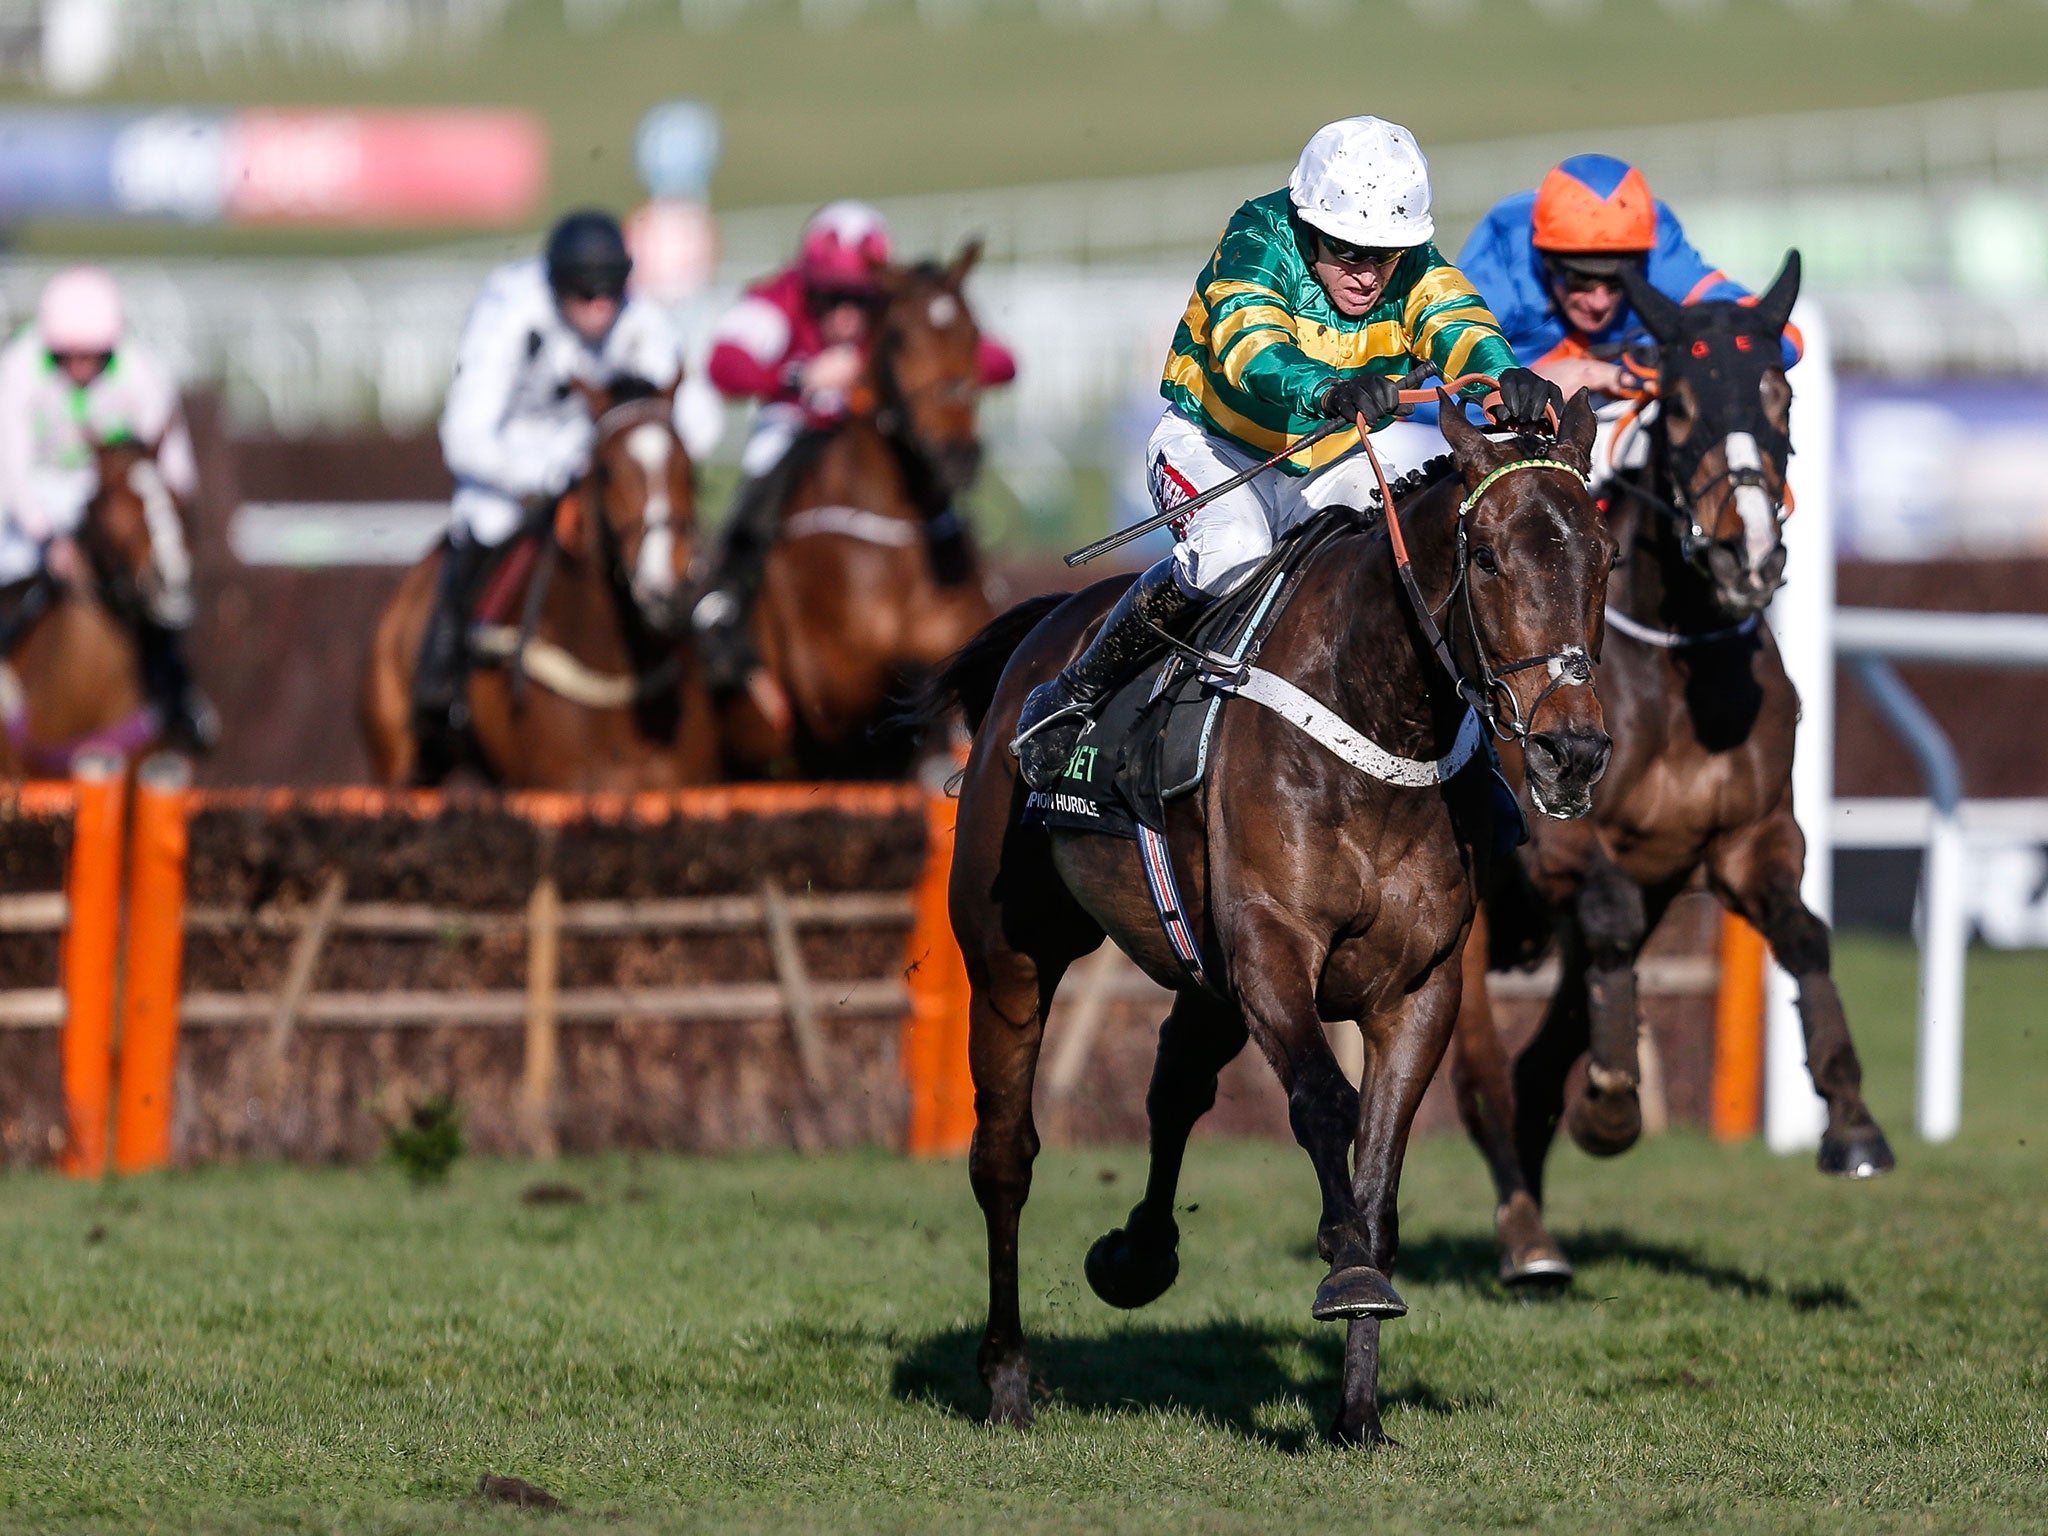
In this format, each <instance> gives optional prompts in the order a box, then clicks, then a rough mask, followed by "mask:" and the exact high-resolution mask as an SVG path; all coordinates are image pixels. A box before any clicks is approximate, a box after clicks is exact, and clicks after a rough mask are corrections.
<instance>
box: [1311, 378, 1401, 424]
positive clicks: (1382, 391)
mask: <svg viewBox="0 0 2048 1536" xmlns="http://www.w3.org/2000/svg"><path fill="white" fill-rule="evenodd" d="M1400 404H1401V386H1400V385H1399V384H1397V383H1395V382H1394V381H1393V380H1392V379H1389V378H1385V377H1383V376H1382V375H1380V374H1377V373H1361V374H1358V375H1356V376H1354V377H1352V378H1348V379H1339V380H1338V381H1337V382H1336V383H1334V384H1332V385H1331V386H1330V387H1329V388H1328V389H1326V390H1324V391H1323V398H1322V412H1323V414H1324V415H1325V416H1328V417H1330V418H1331V419H1332V420H1335V421H1349V420H1351V419H1352V418H1353V417H1354V416H1363V417H1364V418H1365V419H1366V420H1367V421H1378V420H1379V419H1380V418H1381V417H1382V416H1391V415H1393V414H1394V411H1395V409H1396V408H1397V407H1398V406H1399V405H1400Z"/></svg>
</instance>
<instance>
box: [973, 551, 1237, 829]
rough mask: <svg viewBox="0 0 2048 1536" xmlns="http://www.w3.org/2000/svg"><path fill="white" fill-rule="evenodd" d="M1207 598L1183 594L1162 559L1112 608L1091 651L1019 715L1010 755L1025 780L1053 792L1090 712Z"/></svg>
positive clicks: (1040, 689)
mask: <svg viewBox="0 0 2048 1536" xmlns="http://www.w3.org/2000/svg"><path fill="white" fill-rule="evenodd" d="M1205 602H1206V599H1202V598H1194V597H1190V596H1188V594H1187V593H1185V592H1183V591H1182V590H1181V587H1180V583H1178V582H1177V581H1175V580H1174V577H1173V561H1171V560H1162V561H1160V562H1159V563H1158V564H1157V565H1155V566H1153V567H1151V569H1149V570H1147V571H1146V572H1144V574H1142V575H1141V576H1139V577H1138V579H1137V580H1136V581H1134V582H1132V583H1131V585H1130V587H1129V588H1128V589H1127V590H1126V591H1125V592H1124V595H1123V596H1122V597H1120V598H1118V599H1117V604H1116V606H1115V607H1114V608H1112V609H1110V611H1109V617H1108V618H1106V619H1104V620H1103V621H1102V628H1100V629H1099V630H1097V631H1096V632H1095V638H1094V639H1093V640H1092V641H1090V642H1089V645H1088V649H1087V650H1085V651H1083V652H1082V653H1081V654H1080V655H1079V656H1076V657H1075V658H1074V659H1073V661H1072V662H1071V663H1069V664H1068V666H1067V668H1066V670H1065V671H1063V672H1061V673H1060V675H1059V676H1058V677H1055V678H1054V679H1053V680H1052V681H1051V682H1048V683H1040V684H1039V685H1038V686H1037V687H1036V688H1034V689H1032V690H1031V696H1030V697H1029V698H1027V699H1026V700H1025V701H1024V708H1023V710H1022V711H1021V712H1020V713H1019V714H1018V716H1017V739H1016V740H1015V741H1012V742H1011V743H1010V753H1011V755H1012V756H1013V757H1015V758H1016V759H1017V763H1018V768H1019V771H1020V772H1021V773H1022V774H1023V776H1024V782H1025V783H1026V784H1029V785H1030V786H1031V787H1032V788H1033V789H1047V788H1050V787H1051V786H1052V785H1053V784H1054V783H1055V782H1056V781H1057V780H1058V779H1059V777H1060V775H1061V773H1062V772H1063V771H1064V770H1065V769H1066V766H1067V760H1068V759H1069V758H1071V757H1072V756H1073V755H1074V748H1075V746H1076V745H1077V744H1078V743H1079V741H1080V739H1081V730H1082V727H1083V726H1085V725H1086V724H1087V722H1088V715H1089V712H1090V711H1092V710H1093V709H1094V708H1095V706H1096V705H1098V704H1100V703H1101V702H1102V701H1103V699H1105V698H1106V697H1108V695H1109V693H1110V691H1111V690H1112V689H1114V688H1115V687H1116V686H1117V685H1118V684H1119V683H1122V682H1123V681H1124V680H1125V679H1126V678H1128V677H1130V675H1131V674H1132V673H1133V672H1135V671H1137V669H1138V668H1139V667H1140V666H1141V665H1143V664H1144V663H1145V662H1146V661H1148V660H1150V659H1151V658H1152V657H1153V656H1156V655H1158V654H1159V652H1160V651H1161V650H1162V649H1163V648H1164V642H1163V641H1162V640H1161V638H1160V635H1159V631H1160V630H1162V629H1170V628H1171V626H1172V625H1173V624H1174V623H1175V622H1176V621H1178V620H1179V619H1181V618H1182V616H1183V615H1185V614H1186V613H1187V612H1188V610H1189V609H1192V608H1199V607H1201V606H1203V604H1204V603H1205Z"/></svg>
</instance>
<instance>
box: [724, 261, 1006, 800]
mask: <svg viewBox="0 0 2048 1536" xmlns="http://www.w3.org/2000/svg"><path fill="white" fill-rule="evenodd" d="M980 253H981V247H980V246H979V245H978V244H975V243H970V244H969V245H967V246H966V247H965V248H964V249H963V250H962V251H961V252H960V254H959V255H958V256H956V257H955V258H954V259H953V260H952V262H951V263H950V264H948V265H946V266H943V267H942V266H939V265H938V264H936V263H931V262H924V263H919V264H918V265H916V266H912V267H905V268H900V269H897V270H894V271H892V272H890V273H889V274H887V275H886V276H885V278H884V280H883V281H884V286H885V299H884V301H883V307H882V309H881V312H880V314H879V315H878V316H877V319H876V323H875V333H874V340H873V344H872V346H871V347H870V349H869V355H868V363H867V371H866V376H865V379H864V381H863V382H862V384H861V385H860V386H859V387H858V388H857V389H856V390H855V391H854V399H855V409H854V410H853V412H852V414H851V415H850V416H849V417H848V419H847V420H846V422H845V424H844V425H843V426H841V427H839V428H838V429H837V430H835V431H834V432H833V433H832V434H831V436H830V439H829V440H828V441H825V442H823V443H821V444H816V445H813V446H814V449H815V454H816V456H815V459H814V461H813V462H811V463H810V464H809V465H808V466H807V467H806V468H805V469H804V471H803V472H802V473H801V474H799V475H798V476H797V478H796V481H795V485H794V489H793V490H792V492H791V494H790V497H789V499H788V500H787V501H786V502H785V503H784V506H783V511H782V523H781V531H780V534H779V536H778V538H777V541H776V544H775V547H774V549H773V551H772V552H771V553H770V555H769V557H768V564H767V569H766V572H765V574H764V577H763V580H762V587H761V594H760V598H759V600H758V601H757V602H756V603H755V605H754V613H753V633H754V640H755V644H756V646H757V647H758V649H759V652H760V655H761V658H762V663H763V668H764V671H765V672H766V674H767V676H768V677H769V678H771V679H772V680H773V684H774V686H773V688H772V689H770V690H769V696H768V697H767V698H765V699H764V698H761V697H759V696H757V695H756V694H753V693H749V694H746V695H741V696H738V697H736V698H735V699H734V701H733V702H732V703H731V704H730V705H729V706H727V708H726V709H725V710H724V711H723V725H724V728H725V738H726V756H727V766H728V768H729V770H730V771H731V772H733V773H734V774H735V775H737V776H739V777H759V776H761V775H764V774H770V773H781V772H792V771H793V772H795V773H798V774H801V775H805V776H812V777H830V778H865V777H878V778H895V777H900V776H902V775H903V774H904V773H905V772H907V771H908V770H909V768H910V766H911V763H912V761H913V759H914V757H915V754H916V752H917V745H918V744H917V741H916V739H915V737H914V735H913V734H912V733H911V732H910V731H909V730H908V729H907V728H906V727H905V726H904V725H903V724H902V722H901V718H900V711H899V710H898V709H897V707H896V704H895V700H896V699H897V698H899V697H900V696H901V694H902V693H903V691H904V690H905V689H906V687H908V686H910V685H914V684H915V683H916V682H917V681H919V680H920V679H921V678H922V677H925V676H929V675H930V674H931V673H932V672H933V671H936V670H937V668H938V666H939V665H940V664H941V663H942V662H944V661H945V659H946V658H947V657H948V656H951V655H952V654H953V653H954V652H955V651H957V650H958V649H959V648H960V647H961V646H962V645H964V644H966V642H967V640H968V638H969V637H970V636H971V635H973V634H974V632H975V631H976V630H978V629H980V628H981V626H982V625H984V624H986V623H987V622H988V620H989V619H990V617H991V616H992V614H993V611H994V610H993V609H992V608H991V606H990V604H989V600H988V595H987V592H986V590H985V589H984V585H983V579H982V573H981V569H980V564H979V562H978V561H977V559H976V558H975V554H974V550H973V547H972V545H971V543H970V542H969V540H968V537H967V532H966V530H965V529H964V528H958V527H951V526H948V525H949V524H950V523H951V521H952V520H953V519H954V518H955V517H956V516H957V514H956V511H955V507H954V502H955V499H956V498H957V497H958V496H959V495H960V494H961V493H962V492H964V491H965V490H966V489H967V488H968V486H970V485H971V484H972V483H973V481H974V477H975V475H976V473H977V472H978V471H979V470H980V467H981V439H980V437H979V436H978V434H977V427H976V421H975V417H976V410H977V406H978V404H979V402H980V398H981V371H980V364H979V356H978V352H979V343H980V339H981V333H980V331H979V329H978V328H977V327H976V325H975V323H974V316H973V313H972V312H971V311H970V310H969V309H968V307H967V301H966V298H965V296H964V295H963V293H962V291H961V285H962V283H963V282H964V281H965V279H966V277H967V273H968V270H969V269H970V268H971V267H972V266H973V265H974V262H975V260H976V258H977V257H978V256H979V255H980ZM796 451H798V452H803V451H805V448H804V447H801V446H800V447H799V448H798V449H797V450H796ZM942 564H944V565H947V566H950V567H951V568H949V569H941V568H940V566H941V565H942Z"/></svg>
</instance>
